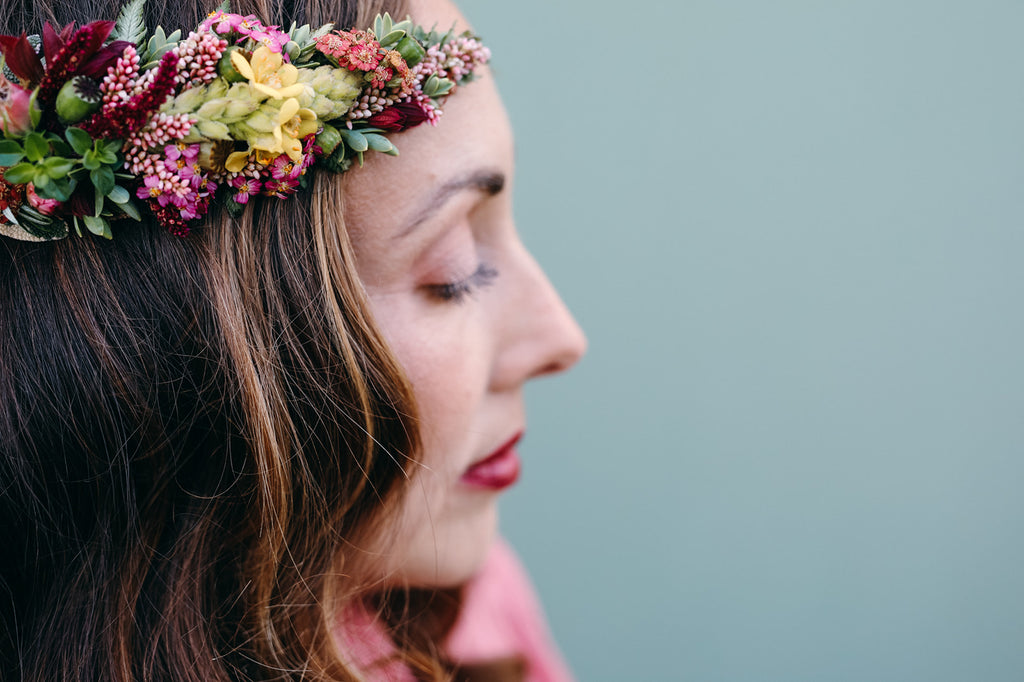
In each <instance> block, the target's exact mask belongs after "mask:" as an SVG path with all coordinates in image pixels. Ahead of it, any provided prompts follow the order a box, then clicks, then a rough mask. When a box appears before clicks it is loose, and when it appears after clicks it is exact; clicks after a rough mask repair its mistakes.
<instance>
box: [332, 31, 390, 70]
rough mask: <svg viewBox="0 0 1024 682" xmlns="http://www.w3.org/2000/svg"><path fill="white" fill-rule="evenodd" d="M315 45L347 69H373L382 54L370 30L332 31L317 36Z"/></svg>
mask: <svg viewBox="0 0 1024 682" xmlns="http://www.w3.org/2000/svg"><path fill="white" fill-rule="evenodd" d="M316 47H317V49H318V50H320V51H321V52H323V53H324V54H325V55H327V56H329V57H334V58H335V59H337V60H338V66H339V67H341V68H343V69H348V70H349V71H356V70H359V71H374V70H375V69H376V68H377V66H378V65H379V64H380V61H381V57H382V56H383V52H382V51H381V49H380V43H379V42H377V39H376V38H375V37H374V35H373V33H371V32H370V31H333V32H331V33H328V34H327V35H325V36H321V37H319V38H317V40H316Z"/></svg>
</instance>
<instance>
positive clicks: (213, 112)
mask: <svg viewBox="0 0 1024 682" xmlns="http://www.w3.org/2000/svg"><path fill="white" fill-rule="evenodd" d="M227 106H228V100H227V99H224V98H221V99H214V100H210V101H209V102H207V103H206V104H204V105H203V106H201V107H199V111H197V112H196V116H198V117H199V118H201V119H218V118H220V117H221V116H222V115H223V114H224V110H225V109H226V108H227Z"/></svg>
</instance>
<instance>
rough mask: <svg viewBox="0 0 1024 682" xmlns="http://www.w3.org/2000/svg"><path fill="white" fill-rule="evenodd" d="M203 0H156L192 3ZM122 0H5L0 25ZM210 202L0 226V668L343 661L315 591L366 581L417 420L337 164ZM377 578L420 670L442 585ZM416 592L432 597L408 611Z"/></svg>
mask: <svg viewBox="0 0 1024 682" xmlns="http://www.w3.org/2000/svg"><path fill="white" fill-rule="evenodd" d="M215 4H216V0H211V1H210V2H202V1H201V0H173V1H171V2H152V3H150V5H149V7H148V10H147V11H148V16H147V22H148V25H149V28H150V29H151V30H152V29H153V28H154V27H155V26H156V25H157V24H160V25H163V26H165V27H168V28H176V27H190V26H194V25H195V24H197V23H198V22H199V21H200V20H201V19H202V17H203V16H205V14H206V13H207V11H209V10H210V9H212V7H211V5H215ZM232 4H233V10H234V11H236V12H239V13H242V14H248V13H253V14H256V15H257V16H259V17H261V18H262V19H264V20H266V21H267V22H268V23H272V24H281V25H286V26H287V25H289V24H290V23H291V21H292V20H293V19H294V20H296V21H298V22H299V23H304V22H309V23H312V24H314V25H319V24H321V23H325V22H327V21H329V20H330V21H335V22H336V23H337V24H339V25H342V26H349V25H367V24H368V20H369V19H370V18H372V15H373V14H375V13H376V12H377V11H380V10H382V9H388V10H390V11H391V12H392V13H393V14H399V15H400V14H402V12H401V8H400V7H397V6H396V4H397V3H393V2H392V3H386V4H387V6H386V7H383V6H382V5H384V4H385V3H384V2H379V1H378V2H372V1H370V0H308V1H307V2H303V1H302V0H295V1H294V3H293V2H292V0H282V1H281V2H279V3H274V2H270V1H269V0H245V1H239V0H235V1H234V2H233V3H232ZM119 5H120V2H119V0H53V2H39V1H33V2H28V1H27V0H0V33H3V34H18V33H20V32H22V31H24V30H29V31H30V32H31V31H32V30H37V28H36V27H39V26H41V24H42V22H43V21H50V22H51V23H54V24H55V25H63V24H65V23H68V22H70V21H73V20H77V21H78V22H79V23H80V24H81V23H83V22H85V21H88V20H91V19H96V18H108V17H114V16H116V13H117V11H118V9H119ZM305 196H306V198H305V199H293V200H290V201H285V202H278V201H274V200H268V201H266V202H263V203H257V205H256V206H255V207H250V209H249V210H248V211H247V212H246V213H245V215H244V216H243V217H241V218H239V219H231V218H229V217H228V216H227V215H226V214H225V213H221V212H214V213H212V214H211V215H210V216H209V218H208V220H207V221H206V224H205V225H204V226H202V227H200V228H198V229H197V230H195V231H193V233H192V234H191V235H190V236H189V237H188V238H185V239H181V238H178V237H174V236H172V235H169V234H167V233H166V232H164V231H162V230H161V229H159V227H157V226H155V225H144V226H141V227H140V226H138V225H131V224H126V225H120V226H115V238H114V240H113V241H111V242H108V241H106V240H102V239H96V238H84V239H77V238H74V237H72V238H71V239H68V240H65V241H60V242H54V243H44V244H33V243H25V242H13V241H10V240H6V239H5V240H2V242H3V243H2V245H0V329H2V330H3V332H2V336H0V491H2V493H0V547H2V548H3V552H2V553H0V669H2V670H3V671H4V672H3V678H4V679H24V680H57V679H60V680H100V679H103V680H120V681H128V680H175V681H178V682H180V681H184V680H196V681H199V680H202V681H203V682H209V681H212V680H249V679H261V680H262V679H292V678H300V677H301V678H302V679H307V680H317V679H323V680H326V679H332V680H339V679H340V680H347V679H356V674H355V673H354V672H353V671H351V670H347V669H345V667H344V666H343V665H342V664H341V663H340V661H339V660H338V657H337V656H336V653H335V651H334V648H333V644H332V638H331V635H330V627H331V626H330V623H331V618H332V613H331V612H330V606H331V605H336V604H343V603H345V602H346V601H349V600H352V599H357V598H360V597H362V596H363V594H364V591H365V588H366V586H364V585H359V584H354V583H352V582H350V581H347V580H345V579H343V578H342V577H341V576H342V575H344V576H350V575H353V574H359V568H360V564H361V562H363V561H364V552H362V551H361V548H362V547H365V546H366V541H367V538H368V537H370V536H372V535H374V534H375V533H379V532H380V527H381V524H382V523H383V522H384V521H385V520H386V518H387V517H386V514H387V511H388V510H389V509H391V508H393V507H394V506H395V504H396V503H397V501H398V500H399V497H400V495H401V494H402V492H403V489H404V486H403V483H404V481H405V480H406V477H407V470H408V469H409V467H408V461H407V457H408V455H409V453H413V452H416V450H417V446H418V441H417V432H416V424H415V411H414V404H413V400H412V393H411V390H410V387H409V385H408V383H407V382H406V380H405V379H404V377H403V374H402V372H401V371H400V369H399V367H398V365H397V363H396V361H395V360H394V358H393V357H392V355H391V353H390V352H389V350H388V348H387V347H386V345H385V344H384V342H383V340H382V337H381V335H380V333H379V332H378V330H377V329H376V327H375V326H374V323H373V320H372V319H371V318H370V316H369V314H368V312H367V305H366V301H365V299H364V294H363V290H362V287H361V285H360V283H359V281H358V278H357V276H356V273H355V270H354V264H353V257H352V251H351V247H350V244H349V241H348V236H347V233H346V231H345V228H344V223H343V211H342V206H343V192H342V184H341V182H340V181H339V180H338V179H337V178H336V177H324V176H320V177H315V178H314V180H313V182H312V183H311V188H310V189H309V190H307V194H306V195H305ZM444 596H445V598H444V599H441V598H440V597H437V596H436V595H435V596H431V597H429V598H428V599H427V601H425V602H423V603H424V604H425V605H424V606H422V608H420V607H417V606H415V604H416V603H417V601H416V600H417V599H423V597H422V596H417V597H415V598H406V596H402V597H400V598H396V599H393V600H389V601H388V604H389V609H390V613H391V617H390V621H391V623H392V624H393V625H394V628H393V629H392V631H391V632H392V636H393V637H394V638H395V640H396V642H397V643H398V645H399V650H400V651H402V652H403V653H404V656H405V658H406V659H407V661H408V662H409V663H410V664H411V665H412V667H413V669H414V671H415V672H416V674H417V676H418V677H420V678H421V679H444V678H446V677H447V673H446V672H445V670H444V668H443V666H442V665H441V664H440V663H439V662H438V661H439V656H438V655H437V652H436V647H437V642H438V641H439V638H440V636H441V635H442V634H443V633H444V632H445V631H446V630H447V628H448V627H450V625H451V622H452V619H453V618H454V615H455V613H456V610H457V605H458V595H457V593H450V594H446V595H444ZM425 614H429V615H430V617H426V615H425Z"/></svg>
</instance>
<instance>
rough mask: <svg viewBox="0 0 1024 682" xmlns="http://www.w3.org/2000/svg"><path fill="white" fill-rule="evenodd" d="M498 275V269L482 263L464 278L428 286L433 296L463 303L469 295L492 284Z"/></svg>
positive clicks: (450, 301)
mask: <svg viewBox="0 0 1024 682" xmlns="http://www.w3.org/2000/svg"><path fill="white" fill-rule="evenodd" d="M497 276H498V271H497V270H495V269H494V268H492V267H491V266H489V265H487V264H486V263H481V264H480V266H479V267H477V269H476V271H475V272H474V273H473V274H472V275H470V276H469V277H466V278H464V279H460V280H456V281H454V282H445V283H443V284H431V285H429V286H428V289H429V290H430V293H431V295H432V296H434V297H436V298H437V299H438V300H440V301H444V302H445V303H462V302H464V301H465V300H466V299H467V298H468V297H470V296H472V295H473V294H475V293H476V292H477V291H479V290H480V289H482V288H484V287H486V286H489V285H490V284H492V283H493V282H494V280H495V278H497Z"/></svg>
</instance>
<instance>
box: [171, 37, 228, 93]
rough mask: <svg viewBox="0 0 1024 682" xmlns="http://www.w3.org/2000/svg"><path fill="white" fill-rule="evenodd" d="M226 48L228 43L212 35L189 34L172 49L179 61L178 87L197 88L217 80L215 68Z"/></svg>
mask: <svg viewBox="0 0 1024 682" xmlns="http://www.w3.org/2000/svg"><path fill="white" fill-rule="evenodd" d="M227 47H228V41H226V40H224V39H223V38H221V37H219V36H217V35H216V34H214V33H210V32H208V31H204V32H202V33H196V32H195V31H193V32H192V33H189V34H188V38H186V39H185V40H183V41H181V43H179V44H178V46H177V47H175V48H174V50H175V51H176V53H177V55H178V57H179V58H180V60H181V61H179V62H178V85H183V86H185V88H189V87H198V86H200V85H206V84H207V83H209V82H210V81H212V80H213V79H215V78H217V76H218V75H219V73H218V72H217V66H218V63H219V62H220V58H221V55H223V54H224V50H226V49H227Z"/></svg>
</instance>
